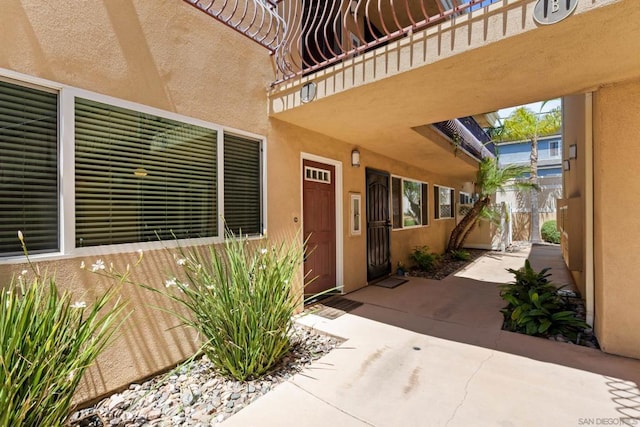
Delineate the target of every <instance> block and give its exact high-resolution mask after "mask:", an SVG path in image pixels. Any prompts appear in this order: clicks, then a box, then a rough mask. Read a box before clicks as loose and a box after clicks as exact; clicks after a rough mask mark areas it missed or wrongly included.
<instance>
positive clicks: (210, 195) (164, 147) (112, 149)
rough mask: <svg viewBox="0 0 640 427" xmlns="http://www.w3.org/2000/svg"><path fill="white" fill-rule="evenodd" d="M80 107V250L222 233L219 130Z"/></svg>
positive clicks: (94, 105) (85, 103)
mask: <svg viewBox="0 0 640 427" xmlns="http://www.w3.org/2000/svg"><path fill="white" fill-rule="evenodd" d="M75 105H76V106H75V116H76V123H75V137H76V141H75V142H76V148H75V154H76V157H75V168H76V246H77V247H84V246H95V245H107V244H116V243H131V242H142V241H155V240H158V239H162V240H165V239H173V238H179V239H183V238H197V237H210V236H216V235H217V234H218V233H217V216H218V206H217V200H216V199H217V198H216V194H217V169H216V165H217V163H216V162H217V159H216V138H217V136H216V131H214V130H211V129H207V128H203V127H200V126H195V125H191V124H186V123H182V122H178V121H175V120H170V119H166V118H162V117H158V116H154V115H151V114H145V113H141V112H137V111H132V110H128V109H124V108H120V107H114V106H111V105H106V104H102V103H99V102H96V101H90V100H85V99H80V98H78V99H76V104H75Z"/></svg>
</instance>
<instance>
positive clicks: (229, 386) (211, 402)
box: [69, 324, 340, 427]
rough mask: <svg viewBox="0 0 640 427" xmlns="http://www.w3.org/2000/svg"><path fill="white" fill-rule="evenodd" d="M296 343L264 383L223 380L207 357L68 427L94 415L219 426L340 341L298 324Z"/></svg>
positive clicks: (135, 423) (134, 387) (112, 422)
mask: <svg viewBox="0 0 640 427" xmlns="http://www.w3.org/2000/svg"><path fill="white" fill-rule="evenodd" d="M292 343H293V345H292V349H291V352H290V353H289V354H288V355H287V356H285V358H283V360H282V361H281V362H280V363H279V365H277V366H276V367H275V368H274V370H273V371H271V373H270V374H269V375H267V376H265V377H264V378H262V379H260V380H256V381H251V382H238V381H232V380H228V379H224V378H222V377H220V376H217V375H216V373H215V369H214V367H213V366H212V364H211V362H210V361H209V360H208V359H207V358H206V357H202V358H200V359H196V360H191V361H190V362H188V363H186V364H184V365H182V366H180V367H178V368H176V369H174V370H173V371H172V372H170V373H169V374H164V375H159V376H157V377H155V378H153V379H151V380H149V381H146V382H144V383H142V384H131V385H130V386H129V388H128V390H125V391H124V392H122V393H117V394H113V395H112V396H110V397H107V398H105V399H103V400H102V401H101V402H99V403H98V404H96V405H95V406H93V407H91V408H86V409H83V410H81V411H78V412H76V413H75V414H72V415H71V418H70V423H69V425H70V427H79V426H78V420H79V419H80V418H81V417H84V416H87V415H91V414H96V416H97V415H98V414H99V415H100V416H101V417H102V419H103V420H105V423H106V425H109V426H127V427H129V426H130V427H143V426H144V427H151V426H162V427H165V426H202V427H205V426H208V425H214V424H215V423H220V422H222V421H224V420H225V419H227V418H228V417H229V416H231V415H233V414H234V413H236V412H238V411H239V410H241V409H242V408H244V407H245V406H247V405H249V404H250V403H251V402H253V401H255V400H256V399H257V398H259V397H260V396H262V395H263V394H266V393H268V392H269V391H270V390H271V389H272V388H273V387H275V386H276V385H277V384H279V383H281V382H283V381H286V379H287V378H290V377H291V376H293V375H295V374H296V373H298V372H300V371H301V370H302V369H303V368H304V367H305V366H306V365H309V364H310V363H311V362H312V361H314V360H317V359H319V358H320V357H322V356H323V355H325V354H327V353H328V352H329V351H331V350H332V349H334V348H335V347H336V346H338V345H339V344H340V341H339V340H337V339H336V338H333V337H330V336H327V335H322V334H319V333H317V332H315V331H312V330H309V329H306V328H304V327H302V326H299V325H297V324H296V325H295V327H294V334H293V337H292ZM74 420H75V421H76V423H75V424H74Z"/></svg>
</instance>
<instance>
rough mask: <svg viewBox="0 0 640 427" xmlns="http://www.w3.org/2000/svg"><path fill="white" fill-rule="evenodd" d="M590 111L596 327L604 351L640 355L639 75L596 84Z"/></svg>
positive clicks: (632, 355) (633, 355)
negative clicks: (633, 78) (631, 78)
mask: <svg viewBox="0 0 640 427" xmlns="http://www.w3.org/2000/svg"><path fill="white" fill-rule="evenodd" d="M593 116H594V118H593V131H594V239H595V247H594V252H595V305H596V307H595V310H596V330H597V331H598V334H599V335H598V338H599V340H600V344H601V346H602V348H603V349H604V350H605V351H607V352H611V353H617V354H623V355H626V356H631V357H640V345H639V343H640V331H639V330H638V328H637V327H636V325H637V324H638V322H640V313H638V310H636V309H635V307H637V306H638V304H639V303H640V288H638V286H637V284H638V277H640V266H639V265H638V263H637V262H635V259H636V258H635V257H636V254H638V253H639V251H640V239H638V234H637V232H638V230H640V218H638V216H637V215H635V212H637V210H638V199H637V197H635V195H637V194H639V192H640V179H638V177H637V175H636V174H635V173H634V171H635V170H636V169H637V167H638V158H639V156H640V145H638V136H639V135H640V80H635V81H630V82H622V83H618V84H613V85H609V86H606V87H603V88H601V89H599V90H598V91H597V92H596V93H595V94H594V115H593Z"/></svg>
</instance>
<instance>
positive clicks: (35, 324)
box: [0, 234, 124, 426]
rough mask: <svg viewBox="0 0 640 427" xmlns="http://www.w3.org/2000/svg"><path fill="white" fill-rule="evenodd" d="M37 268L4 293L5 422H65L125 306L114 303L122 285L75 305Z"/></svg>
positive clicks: (1, 375)
mask: <svg viewBox="0 0 640 427" xmlns="http://www.w3.org/2000/svg"><path fill="white" fill-rule="evenodd" d="M19 236H20V237H22V236H21V234H20V235H19ZM21 240H22V239H21ZM23 248H24V243H23ZM25 254H26V249H25ZM32 267H33V271H32V274H31V273H29V272H28V271H27V270H25V271H23V272H22V273H21V274H20V275H19V276H17V278H16V277H15V276H14V277H12V278H11V281H10V283H9V284H8V286H6V287H5V288H4V289H3V290H2V292H0V307H2V309H1V310H0V408H1V410H0V425H1V426H60V425H62V424H63V422H64V421H65V419H66V418H67V416H68V414H69V412H70V409H71V404H72V398H73V395H74V393H75V391H76V388H77V387H78V384H79V383H80V379H81V378H82V375H83V373H84V371H85V369H86V368H87V367H88V366H90V365H91V364H92V363H93V362H94V361H95V359H96V357H97V356H98V355H99V354H100V352H101V351H102V350H103V349H104V347H105V346H106V345H107V344H108V343H109V342H110V341H111V338H112V336H113V334H114V332H115V331H116V329H117V326H118V324H116V319H117V318H118V317H119V315H120V313H121V312H122V310H123V308H124V304H121V303H119V302H118V301H116V302H115V304H114V303H113V301H114V299H116V295H117V293H118V287H113V288H111V289H109V290H107V291H106V292H105V293H104V294H103V295H102V296H100V297H99V298H98V299H97V300H96V301H95V302H94V303H93V304H91V305H88V306H87V304H86V303H84V302H75V303H72V298H71V295H70V294H68V293H67V292H62V293H60V292H59V289H58V286H57V285H56V281H55V279H54V278H53V277H48V276H47V275H46V274H44V275H41V274H40V273H39V270H38V269H37V268H35V267H34V266H32ZM31 275H33V277H30V276H31Z"/></svg>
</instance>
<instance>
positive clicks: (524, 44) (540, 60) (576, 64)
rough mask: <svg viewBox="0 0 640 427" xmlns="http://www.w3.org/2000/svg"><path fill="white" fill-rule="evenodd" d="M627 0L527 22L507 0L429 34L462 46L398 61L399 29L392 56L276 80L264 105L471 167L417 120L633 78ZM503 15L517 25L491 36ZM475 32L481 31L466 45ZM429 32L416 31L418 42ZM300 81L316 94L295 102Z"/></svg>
mask: <svg viewBox="0 0 640 427" xmlns="http://www.w3.org/2000/svg"><path fill="white" fill-rule="evenodd" d="M636 1H637V0H618V1H614V0H592V1H589V2H582V4H583V5H585V4H586V6H584V7H583V11H582V13H578V12H577V13H576V14H575V15H573V16H571V17H569V18H568V19H567V20H565V21H563V22H561V23H558V24H555V25H550V26H545V27H540V28H535V26H534V27H533V28H529V27H530V26H531V25H532V24H531V23H529V21H532V18H531V14H530V9H531V8H532V7H533V5H534V4H535V1H533V0H531V1H530V0H523V1H521V2H516V3H514V4H513V5H511V8H510V9H509V11H508V12H506V11H500V13H496V14H494V15H488V16H486V17H485V18H484V19H481V20H474V21H472V23H468V24H467V25H464V27H465V28H463V29H460V27H461V25H459V26H457V27H456V29H455V33H453V34H449V39H445V38H444V36H442V35H437V36H436V37H437V39H438V47H437V49H438V50H439V51H440V49H442V50H446V49H448V48H449V46H448V44H449V43H451V50H452V51H453V50H456V49H460V48H459V47H458V46H457V45H458V44H468V46H471V47H468V48H467V49H466V50H464V51H462V52H461V53H455V52H451V55H449V56H448V57H446V58H444V57H443V56H444V55H441V57H442V59H439V58H435V59H432V60H431V62H429V59H427V60H426V61H424V62H422V63H421V64H422V65H420V66H419V67H409V68H408V69H407V71H404V70H403V69H402V68H403V66H402V65H401V64H400V62H401V61H403V60H404V59H403V49H404V50H405V51H407V52H410V53H404V54H405V55H412V56H413V55H415V51H416V50H415V49H416V47H415V43H416V41H415V40H407V39H405V40H403V41H401V42H399V43H398V47H397V48H396V49H397V52H396V54H395V56H393V55H392V54H390V53H389V50H390V48H389V47H384V48H382V49H381V50H379V51H376V52H370V53H368V54H365V56H364V57H363V58H360V57H359V58H355V59H354V60H351V61H348V63H343V64H339V65H337V66H335V67H332V68H331V69H328V70H324V71H320V72H318V73H316V74H315V75H313V76H308V77H305V78H304V79H302V80H298V81H297V82H295V83H290V84H287V85H282V86H279V87H276V88H274V89H273V91H272V93H271V97H270V101H271V102H270V108H271V115H272V117H274V118H277V119H280V120H283V121H286V122H289V123H292V124H295V125H297V126H300V127H303V128H307V129H310V130H313V131H316V132H319V133H322V134H325V135H328V136H330V137H333V138H336V139H339V140H342V141H345V142H347V143H349V144H353V145H357V146H361V147H365V148H367V149H370V150H372V151H375V152H378V153H381V154H383V155H386V156H388V157H391V158H394V159H398V160H401V161H404V162H406V163H409V164H414V165H423V166H424V167H425V168H426V169H428V170H431V171H433V172H435V173H445V174H448V175H452V174H454V175H459V176H461V177H462V176H470V174H473V172H474V171H475V167H474V166H472V165H471V164H470V163H469V162H460V160H459V159H457V158H456V157H454V156H453V150H452V149H451V147H447V145H446V144H444V143H443V141H437V139H438V138H437V137H433V138H431V137H432V136H433V135H430V134H428V132H427V133H425V131H424V127H423V125H425V124H429V123H433V122H437V121H442V120H447V119H450V118H455V117H461V116H468V115H474V114H478V113H482V112H487V111H495V110H497V109H500V108H504V107H509V106H513V105H519V104H524V103H528V102H533V101H538V100H544V99H550V98H555V97H559V96H563V95H568V94H572V93H578V92H584V91H589V90H593V89H596V88H597V87H599V86H601V85H607V84H611V83H614V82H618V81H624V80H629V79H634V78H640V54H638V52H640V8H638V7H637V4H635V2H636ZM518 5H520V6H519V7H518ZM507 16H509V17H510V18H508V19H511V20H514V19H516V18H515V17H517V16H520V21H518V23H517V24H518V25H520V26H521V27H522V28H520V30H521V31H520V32H519V33H518V32H517V29H516V33H515V35H512V36H504V35H503V36H502V37H500V36H499V35H498V36H497V37H495V38H496V40H495V41H493V42H491V39H492V37H494V35H493V34H492V32H496V31H498V32H502V33H505V34H507V35H509V34H511V32H512V31H511V30H510V29H509V28H507V24H506V23H505V24H504V25H502V24H500V22H503V21H505V22H506V21H507V20H508V19H507ZM476 24H477V25H476ZM509 25H513V23H510V24H509ZM496 26H498V27H504V28H498V29H496V28H495V27H496ZM467 27H468V28H467ZM476 27H477V28H476ZM460 31H461V32H460ZM477 32H480V34H481V37H484V39H485V40H488V41H485V42H484V43H483V44H481V45H479V46H478V47H476V48H474V43H476V42H477V41H476V40H475V39H474V38H475V37H477V34H476V33H477ZM483 33H484V35H482V34H483ZM462 35H464V36H463V37H461V36H462ZM415 36H416V35H414V37H415ZM456 38H457V39H456ZM467 38H468V40H467ZM460 39H462V40H463V41H460ZM428 40H431V39H428ZM428 40H427V39H426V37H425V40H424V41H423V43H424V44H425V45H426V43H427V41H428ZM402 42H404V46H405V47H404V48H403V44H402ZM430 43H433V42H430ZM443 44H446V48H445V47H444V46H442V45H443ZM454 44H456V47H454ZM391 49H392V48H391ZM425 49H426V48H425ZM383 52H384V53H383ZM396 60H397V62H398V64H395V63H394V62H395V61H396ZM412 62H417V61H415V60H412ZM385 67H386V68H385ZM394 67H395V68H396V69H395V71H394V70H393V68H394ZM372 68H373V70H372ZM371 73H373V74H371ZM306 81H314V82H315V83H316V84H317V85H318V96H317V98H316V99H315V100H314V101H311V102H309V103H307V104H301V103H300V101H299V97H298V95H297V94H298V91H299V89H300V86H301V84H302V83H304V82H306ZM414 128H417V131H416V130H414ZM429 139H435V140H436V141H435V142H436V143H433V142H431V141H430V140H429Z"/></svg>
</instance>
